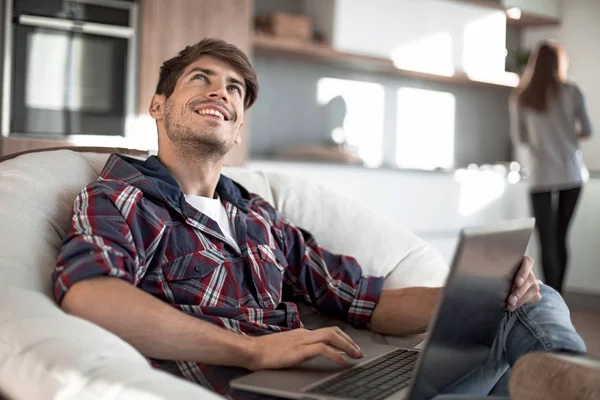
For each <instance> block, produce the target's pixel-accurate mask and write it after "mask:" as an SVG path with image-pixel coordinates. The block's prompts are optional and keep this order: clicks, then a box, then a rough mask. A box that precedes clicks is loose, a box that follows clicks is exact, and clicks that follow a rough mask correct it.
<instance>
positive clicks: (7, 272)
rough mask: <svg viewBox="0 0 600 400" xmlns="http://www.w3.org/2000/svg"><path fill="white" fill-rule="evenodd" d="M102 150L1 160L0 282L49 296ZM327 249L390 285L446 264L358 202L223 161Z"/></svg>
mask: <svg viewBox="0 0 600 400" xmlns="http://www.w3.org/2000/svg"><path fill="white" fill-rule="evenodd" d="M107 158H108V154H98V153H81V152H75V151H71V150H54V151H44V152H37V153H30V154H24V155H21V156H19V157H16V158H13V159H10V160H7V161H4V162H1V163H0V226H1V230H0V276H2V281H1V282H0V285H10V286H16V287H20V288H23V289H30V290H34V291H37V292H42V293H44V294H46V295H48V296H50V295H51V283H50V278H51V273H52V270H53V267H54V264H55V261H56V258H57V254H58V251H59V249H60V245H61V243H62V239H63V237H64V236H65V234H66V233H67V231H68V229H69V227H70V222H71V211H72V205H73V200H74V199H75V197H76V196H77V194H78V193H79V192H80V191H81V190H82V189H83V188H84V187H85V185H87V184H88V183H90V182H92V181H94V180H95V179H97V177H98V174H99V172H100V170H101V169H102V167H103V166H104V164H105V162H106V160H107ZM224 174H225V175H227V176H229V177H231V178H232V179H234V180H235V181H237V182H239V183H241V184H242V185H244V186H245V187H246V188H247V189H248V190H249V191H251V192H254V193H257V194H259V195H261V196H262V197H263V198H265V199H266V200H267V201H269V202H270V203H271V204H273V205H274V206H275V207H276V208H277V209H279V210H280V211H281V212H282V213H283V215H285V216H286V217H287V218H288V219H290V220H291V221H293V222H294V223H295V224H297V225H298V226H300V227H302V228H305V229H307V230H309V231H311V232H312V233H313V234H314V236H315V238H316V239H317V241H318V242H319V243H320V244H321V245H322V246H323V247H325V248H327V249H329V250H331V251H333V252H337V253H341V254H347V255H351V256H354V257H355V258H356V259H357V260H358V261H359V262H360V263H361V265H362V266H363V269H364V270H365V273H367V274H369V275H377V276H388V275H390V273H392V271H394V274H393V275H394V279H393V280H394V286H410V285H423V286H433V285H440V284H442V283H443V281H444V279H445V276H446V273H447V268H446V266H445V265H444V263H443V261H442V260H441V258H440V257H439V256H438V255H437V253H435V251H433V250H432V249H431V248H430V246H428V245H426V244H425V243H424V242H423V241H422V240H420V239H418V238H416V237H415V236H414V235H412V234H411V233H409V232H408V231H406V230H404V229H402V228H400V227H397V226H394V225H392V224H389V223H387V222H386V221H383V220H381V218H379V217H376V216H375V215H373V214H372V213H371V212H370V211H368V210H367V209H366V208H364V207H362V206H360V205H359V204H357V203H355V202H353V201H350V200H348V199H346V198H343V197H341V196H340V195H338V194H335V193H333V192H331V191H328V190H327V189H325V188H323V187H320V186H318V185H315V184H312V183H310V182H306V181H303V180H301V179H298V178H290V177H286V176H281V175H277V174H265V173H261V172H256V171H249V170H246V169H242V168H225V170H224Z"/></svg>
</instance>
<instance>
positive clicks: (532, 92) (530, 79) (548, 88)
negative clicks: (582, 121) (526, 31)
mask: <svg viewBox="0 0 600 400" xmlns="http://www.w3.org/2000/svg"><path fill="white" fill-rule="evenodd" d="M560 51H561V49H560V48H559V47H558V45H557V44H555V43H552V42H549V41H544V42H541V43H540V44H539V45H538V47H537V49H536V50H535V51H534V52H533V54H532V55H531V56H530V57H529V61H528V62H527V68H526V69H525V73H524V74H523V79H522V80H521V85H520V86H519V89H517V92H516V95H517V101H518V103H519V105H521V106H523V107H525V108H529V109H533V110H535V111H540V112H543V111H546V108H547V106H548V99H549V97H550V96H553V95H556V93H557V91H558V87H559V84H560V81H561V79H560V74H559V68H560V67H559V65H560V62H561V60H560V54H559V52H560Z"/></svg>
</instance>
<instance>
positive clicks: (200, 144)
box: [53, 39, 584, 398]
mask: <svg viewBox="0 0 600 400" xmlns="http://www.w3.org/2000/svg"><path fill="white" fill-rule="evenodd" d="M257 93H258V83H257V77H256V72H255V71H254V69H253V68H252V66H251V65H250V62H249V60H248V59H247V57H246V55H245V54H244V53H243V52H241V51H240V50H239V49H237V48H236V47H235V46H232V45H230V44H227V43H225V42H223V41H220V40H213V39H205V40H202V41H201V42H199V43H197V44H196V45H194V46H191V47H186V48H185V49H184V50H182V51H181V52H180V53H179V54H178V55H177V56H176V57H174V58H172V59H170V60H168V61H166V62H165V63H164V64H163V66H162V67H161V70H160V78H159V82H158V85H157V88H156V93H155V95H154V96H153V98H152V102H151V105H150V114H151V115H152V117H153V118H154V119H155V120H156V124H157V127H158V144H159V151H158V156H157V157H150V158H148V159H147V160H145V161H138V160H134V159H130V158H126V157H121V156H118V155H111V156H110V158H109V160H108V162H107V163H106V166H105V167H104V169H103V171H102V172H101V175H100V178H99V179H98V181H96V182H93V183H92V184H90V185H88V186H87V187H86V188H85V189H84V190H83V191H82V192H81V193H80V194H79V196H78V197H77V199H76V200H75V204H74V210H73V219H72V227H71V230H70V232H69V233H68V235H67V236H66V238H65V240H64V243H63V247H62V249H61V253H60V256H59V259H58V261H57V265H56V269H55V272H54V276H53V277H54V294H55V297H56V300H57V301H58V303H59V304H60V305H61V307H62V308H63V309H64V310H65V311H66V312H68V313H71V314H74V315H77V316H79V317H82V318H85V319H87V320H89V321H92V322H94V323H96V324H98V325H100V326H102V327H104V328H106V329H108V330H110V331H112V332H114V333H116V334H117V335H119V336H120V337H122V338H123V339H124V340H126V341H127V342H129V343H130V344H131V345H133V346H134V347H135V348H137V349H138V350H139V351H140V352H141V353H142V354H144V355H145V356H146V357H148V359H149V360H150V361H151V362H152V364H153V365H154V366H155V367H157V368H161V369H163V370H165V371H168V372H171V373H173V374H176V375H178V376H181V377H184V378H186V379H189V380H192V381H195V382H198V383H199V384H201V385H203V386H206V387H207V388H209V389H212V390H215V391H217V392H219V393H221V394H224V395H227V396H230V397H232V398H249V396H250V395H249V394H248V393H240V392H236V391H234V390H231V389H230V388H229V387H228V383H229V381H230V380H231V379H232V378H234V377H236V376H239V375H241V374H245V373H247V372H248V371H249V370H258V369H265V368H285V367H291V366H294V365H297V364H299V363H301V362H303V361H305V360H307V359H310V358H314V357H316V356H319V355H320V356H324V357H327V358H330V359H331V360H333V361H335V362H338V363H341V364H344V363H346V359H345V357H344V356H343V355H342V354H340V352H342V353H345V354H346V355H347V356H349V357H353V358H360V357H361V352H360V349H359V348H358V346H357V345H356V344H355V343H354V341H353V340H352V339H351V338H350V337H348V336H347V335H346V334H344V333H343V332H342V331H341V330H340V329H338V328H325V329H319V330H314V331H310V330H306V329H303V325H302V322H301V320H300V317H299V313H298V308H297V306H296V304H295V303H296V302H304V303H306V304H308V305H310V306H312V307H314V308H316V309H318V310H319V311H321V312H323V313H326V314H330V315H335V316H337V317H339V318H340V319H342V320H345V321H346V322H349V323H351V324H352V325H354V326H356V327H359V328H364V327H367V326H368V327H369V328H370V329H372V330H373V331H375V332H379V333H384V334H392V335H407V334H415V333H421V332H425V331H426V329H427V324H428V321H429V319H430V317H431V314H432V312H433V309H434V307H435V304H436V302H437V301H438V298H439V295H440V292H441V290H440V288H424V287H411V288H404V289H393V290H382V287H383V278H382V277H370V276H364V275H363V273H362V271H361V268H360V265H359V264H358V263H357V262H356V260H354V259H353V258H351V257H347V256H343V255H335V254H332V253H330V252H328V251H327V250H325V249H323V248H322V247H320V246H319V245H318V243H317V242H316V241H315V239H314V238H313V237H312V236H311V234H310V233H309V232H306V231H304V230H302V229H300V228H298V227H296V226H295V225H294V224H293V223H292V222H290V221H288V220H286V219H285V218H283V217H282V216H281V215H280V214H279V213H278V212H277V211H276V210H275V209H274V208H273V207H272V206H271V205H270V204H268V203H267V202H266V201H265V200H263V199H262V198H261V197H259V196H257V195H255V194H251V193H249V192H248V191H247V190H246V189H244V188H243V187H242V186H240V185H239V184H237V183H235V182H233V181H231V180H230V179H228V178H227V177H225V176H223V175H221V168H222V165H223V160H224V157H225V155H226V154H227V152H228V151H229V150H231V148H232V147H233V146H235V145H236V144H239V143H240V141H241V131H242V125H243V123H244V115H245V111H246V110H247V109H248V108H250V107H251V106H252V104H253V103H254V102H255V100H256V98H257ZM532 265H533V262H532V261H531V259H529V258H526V259H525V261H524V263H523V265H522V267H521V269H520V271H519V273H518V275H517V277H516V278H515V284H514V289H513V293H511V295H510V296H509V298H508V305H507V313H506V315H505V318H504V320H503V322H502V326H501V327H499V331H498V336H497V338H496V342H495V345H494V349H493V351H492V353H491V354H490V360H489V362H488V363H487V364H486V365H485V366H483V367H482V368H481V369H480V370H479V371H478V372H477V374H476V376H473V377H469V379H470V381H469V380H467V382H462V383H461V384H462V385H463V386H460V385H459V386H457V387H463V389H461V390H463V391H465V392H472V393H475V394H476V393H484V394H487V393H488V392H490V391H491V390H492V389H493V388H494V387H496V390H497V391H498V392H506V391H507V382H506V381H505V380H506V379H504V380H503V377H506V376H507V375H506V371H507V369H508V368H509V367H510V366H511V365H512V364H513V363H515V362H516V360H517V359H519V358H520V356H521V355H522V354H524V353H526V352H531V351H535V350H552V349H569V350H574V351H581V350H583V349H584V345H583V342H582V341H581V338H579V336H578V335H577V334H576V333H575V331H574V329H573V326H572V325H571V323H570V321H569V318H568V311H567V309H566V306H565V304H564V302H562V300H561V299H560V297H559V296H558V294H557V293H556V292H554V291H552V289H549V288H548V287H545V286H543V285H538V283H537V281H536V279H535V276H534V275H533V273H532V271H531V269H532ZM540 298H541V299H542V300H541V301H540ZM550 304H551V306H550ZM528 315H529V317H528ZM498 382H499V383H498ZM497 383H498V384H497Z"/></svg>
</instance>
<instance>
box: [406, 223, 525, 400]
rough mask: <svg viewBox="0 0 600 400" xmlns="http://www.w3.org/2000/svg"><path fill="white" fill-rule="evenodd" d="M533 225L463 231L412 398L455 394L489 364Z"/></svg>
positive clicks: (417, 399) (421, 361)
mask: <svg viewBox="0 0 600 400" xmlns="http://www.w3.org/2000/svg"><path fill="white" fill-rule="evenodd" d="M533 224H534V221H533V219H527V220H522V221H511V222H508V223H504V224H502V225H500V226H495V227H489V228H474V229H465V230H463V231H462V232H461V236H460V239H459V244H458V247H457V250H456V252H455V255H454V261H453V263H452V266H451V269H450V274H449V275H448V279H447V282H446V287H445V289H444V293H443V296H442V298H441V300H440V302H439V304H438V310H437V312H436V315H435V316H434V318H433V319H432V321H433V323H432V325H431V326H430V335H429V339H428V343H427V346H425V350H424V352H423V354H422V356H421V359H420V361H419V364H418V366H417V371H415V374H414V375H413V376H414V377H415V379H414V381H413V386H412V389H411V396H410V398H411V399H416V400H421V399H430V398H432V397H435V396H436V395H438V394H441V393H444V392H445V393H448V392H452V386H454V385H460V384H461V379H462V378H464V377H465V376H467V375H469V374H471V373H473V372H474V371H476V370H477V369H478V367H480V366H481V365H482V364H483V363H484V362H485V361H486V360H487V358H488V356H489V352H490V348H491V347H492V345H493V341H494V338H495V337H496V332H497V331H498V328H499V326H500V323H501V322H502V318H503V316H504V311H505V307H506V298H507V296H508V294H509V293H510V290H511V288H512V281H513V279H514V276H515V274H516V272H517V271H518V269H519V267H520V265H521V263H522V261H523V256H524V254H525V250H526V248H527V244H528V243H529V239H530V237H531V233H532V230H533ZM490 389H491V388H490Z"/></svg>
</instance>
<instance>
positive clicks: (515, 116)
mask: <svg viewBox="0 0 600 400" xmlns="http://www.w3.org/2000/svg"><path fill="white" fill-rule="evenodd" d="M509 114H510V136H511V138H512V141H513V144H514V145H519V144H527V143H528V142H529V140H528V132H527V124H526V123H525V114H524V113H523V107H521V106H520V105H519V102H518V101H517V99H516V98H514V99H511V100H510V102H509Z"/></svg>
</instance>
